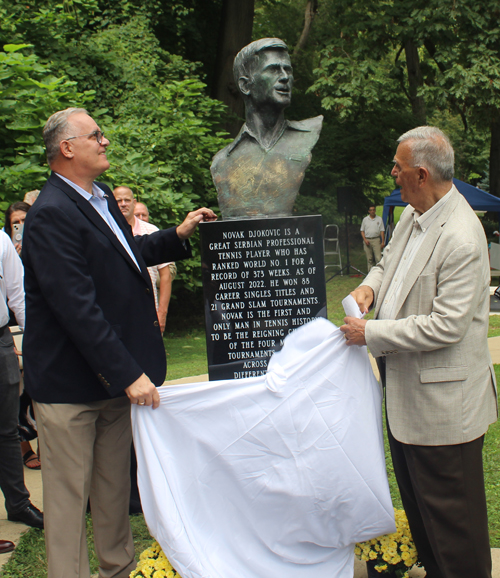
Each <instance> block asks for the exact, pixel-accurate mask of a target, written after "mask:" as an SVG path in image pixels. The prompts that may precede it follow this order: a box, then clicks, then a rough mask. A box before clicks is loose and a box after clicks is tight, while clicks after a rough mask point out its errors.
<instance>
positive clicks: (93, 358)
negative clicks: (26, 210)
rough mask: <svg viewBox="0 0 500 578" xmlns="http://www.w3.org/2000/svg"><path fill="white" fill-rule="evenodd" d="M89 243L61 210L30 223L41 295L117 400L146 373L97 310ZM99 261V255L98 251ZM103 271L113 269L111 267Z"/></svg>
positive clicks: (52, 209)
mask: <svg viewBox="0 0 500 578" xmlns="http://www.w3.org/2000/svg"><path fill="white" fill-rule="evenodd" d="M89 243H90V244H92V239H84V238H82V237H81V235H79V234H77V233H75V225H74V224H73V223H72V222H71V220H70V218H69V217H68V216H67V215H66V214H65V213H64V212H63V211H61V210H60V209H58V208H56V207H53V206H52V207H50V208H49V209H46V208H44V207H42V208H41V209H40V210H38V211H37V213H36V215H35V216H34V218H33V219H32V220H31V221H30V228H29V252H28V258H29V266H30V267H31V268H32V269H33V272H34V274H35V276H36V280H37V283H38V285H39V289H40V292H41V293H42V295H43V298H44V299H45V301H46V303H47V305H48V307H49V308H50V310H51V311H52V313H53V315H54V316H55V318H56V319H57V321H58V323H59V324H60V326H61V327H62V329H63V330H64V331H65V333H66V334H67V336H68V338H69V339H70V340H71V341H72V342H73V343H74V344H75V346H76V347H77V349H78V350H79V352H80V353H81V355H82V356H83V357H84V358H85V360H86V361H87V363H88V364H89V366H90V367H91V369H92V370H93V371H94V372H95V374H96V376H101V375H104V376H106V381H107V382H108V385H107V389H106V391H107V392H108V393H109V395H111V396H114V395H117V394H118V393H120V392H121V391H123V390H124V389H125V388H126V387H128V386H129V385H131V384H132V383H133V382H134V381H135V380H136V379H138V378H139V377H140V375H142V373H144V371H143V370H142V369H141V367H139V365H138V363H137V362H136V361H135V360H134V358H133V357H132V355H131V354H130V352H129V351H128V350H127V348H126V347H125V346H124V344H123V343H122V341H121V340H120V339H119V337H118V335H117V333H116V332H115V330H114V329H113V327H112V325H111V324H110V322H109V321H108V320H107V319H106V318H105V316H104V314H103V311H102V309H101V307H100V306H99V304H98V298H97V289H96V286H95V283H94V279H93V277H92V274H91V270H90V266H89V263H88V262H87V258H86V256H85V255H86V254H87V251H86V249H88V244H89ZM86 244H87V247H86V246H85V245H86ZM96 255H97V256H98V255H99V253H98V249H96ZM97 258H98V257H97ZM120 259H121V257H120ZM101 265H102V267H108V266H109V267H112V264H111V263H110V264H107V263H102V264H101ZM100 289H101V291H102V288H100ZM110 289H111V288H110ZM111 298H112V296H111ZM123 315H126V312H123Z"/></svg>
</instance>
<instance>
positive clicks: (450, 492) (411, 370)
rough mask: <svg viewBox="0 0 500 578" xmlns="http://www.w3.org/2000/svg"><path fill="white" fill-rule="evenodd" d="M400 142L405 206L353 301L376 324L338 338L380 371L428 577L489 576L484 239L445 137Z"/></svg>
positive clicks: (362, 324)
mask: <svg viewBox="0 0 500 578" xmlns="http://www.w3.org/2000/svg"><path fill="white" fill-rule="evenodd" d="M398 142H399V143H400V144H399V146H398V149H397V152H396V155H395V157H394V168H393V170H392V173H391V174H392V176H394V177H395V179H396V185H398V186H400V187H401V196H402V198H403V200H404V201H406V202H408V203H409V205H408V206H407V207H406V209H405V210H404V212H403V214H402V216H401V219H400V221H399V223H398V225H397V227H396V230H395V231H394V235H393V238H392V240H391V242H390V243H389V245H388V246H387V248H386V250H385V252H384V257H383V259H382V261H381V262H380V263H379V264H378V265H377V266H376V267H374V268H373V269H372V270H371V272H370V274H369V275H368V276H367V277H366V279H365V281H364V282H363V284H362V285H361V286H359V287H358V288H357V289H356V290H355V291H354V292H353V293H352V295H353V296H354V298H355V299H356V301H357V303H358V305H359V307H360V309H361V310H362V311H368V308H370V307H374V308H375V319H374V320H373V321H365V320H358V319H354V318H351V317H347V318H346V319H345V323H346V325H344V326H342V327H341V330H342V331H343V332H344V334H345V338H346V340H347V343H348V344H349V345H364V344H367V345H368V347H369V348H370V351H371V353H372V354H373V355H374V356H375V357H376V358H377V362H378V363H379V367H380V369H381V374H382V378H383V381H384V385H385V388H386V409H387V422H388V427H387V429H388V436H389V442H390V446H391V454H392V459H393V463H394V470H395V473H396V478H397V481H398V485H399V488H400V492H401V497H402V501H403V505H404V508H405V510H406V513H407V515H408V520H409V522H410V528H411V531H412V534H413V536H414V539H415V543H416V546H417V550H418V552H419V554H420V558H421V560H422V562H423V564H424V566H425V569H426V572H427V577H428V578H471V577H474V578H490V577H491V553H490V548H489V536H488V519H487V512H486V499H485V492H484V481H483V468H482V446H483V440H484V434H485V432H486V431H487V429H488V425H489V424H490V423H492V422H494V421H495V420H496V418H497V403H496V384H495V376H494V371H493V366H492V363H491V358H490V354H489V350H488V344H487V333H488V317H489V280H490V275H489V262H488V249H487V244H486V238H485V234H484V231H483V228H482V226H481V223H480V222H479V220H478V219H477V217H476V215H475V214H474V212H473V211H472V209H471V208H470V206H469V204H468V203H467V201H466V200H465V199H464V197H463V196H462V195H461V194H460V193H459V192H458V191H457V190H456V188H455V187H454V186H453V181H452V178H453V163H454V154H453V149H452V147H451V144H450V143H449V141H448V138H447V137H446V136H445V135H444V134H443V133H442V132H441V131H440V130H439V129H436V128H433V127H419V128H416V129H413V130H411V131H409V132H407V133H405V134H404V135H402V136H401V137H400V138H399V141H398Z"/></svg>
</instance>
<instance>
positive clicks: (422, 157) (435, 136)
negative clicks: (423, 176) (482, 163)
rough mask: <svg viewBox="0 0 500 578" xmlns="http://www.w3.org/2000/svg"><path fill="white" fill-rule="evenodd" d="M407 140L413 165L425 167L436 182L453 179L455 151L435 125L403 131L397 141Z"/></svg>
mask: <svg viewBox="0 0 500 578" xmlns="http://www.w3.org/2000/svg"><path fill="white" fill-rule="evenodd" d="M406 141H408V146H409V147H410V150H411V155H412V159H413V166H414V167H424V168H426V169H427V170H428V171H429V173H430V175H431V177H432V178H433V179H435V180H436V181H438V182H441V181H451V180H452V179H453V173H454V164H455V153H454V152H453V147H452V146H451V143H450V139H449V138H448V137H447V136H446V135H445V134H444V132H443V131H442V130H440V129H438V128H437V127H435V126H419V127H417V128H414V129H412V130H409V131H408V132H405V133H404V134H403V135H401V136H400V137H399V138H398V143H402V142H406Z"/></svg>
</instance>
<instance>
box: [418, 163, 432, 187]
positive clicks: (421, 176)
mask: <svg viewBox="0 0 500 578" xmlns="http://www.w3.org/2000/svg"><path fill="white" fill-rule="evenodd" d="M429 177H430V174H429V171H428V170H427V169H426V168H425V167H418V184H419V185H424V184H425V183H426V182H427V181H428V180H429Z"/></svg>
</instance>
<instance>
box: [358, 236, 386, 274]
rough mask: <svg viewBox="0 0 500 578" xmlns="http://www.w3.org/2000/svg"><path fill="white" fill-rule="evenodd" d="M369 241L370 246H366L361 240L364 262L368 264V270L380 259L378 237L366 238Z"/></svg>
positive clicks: (380, 246) (380, 251)
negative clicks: (364, 256)
mask: <svg viewBox="0 0 500 578" xmlns="http://www.w3.org/2000/svg"><path fill="white" fill-rule="evenodd" d="M366 240H367V241H369V243H370V246H369V247H368V246H367V245H366V243H365V242H364V241H363V249H364V250H365V255H366V262H367V265H368V272H369V271H370V269H371V268H372V267H374V266H375V265H376V264H377V263H378V262H379V261H380V259H382V243H381V241H380V237H374V238H373V239H368V238H367V239H366Z"/></svg>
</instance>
